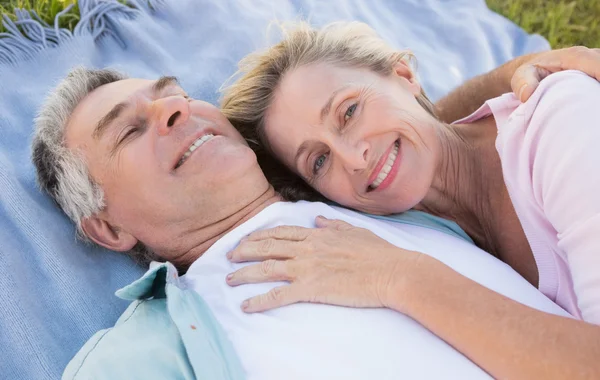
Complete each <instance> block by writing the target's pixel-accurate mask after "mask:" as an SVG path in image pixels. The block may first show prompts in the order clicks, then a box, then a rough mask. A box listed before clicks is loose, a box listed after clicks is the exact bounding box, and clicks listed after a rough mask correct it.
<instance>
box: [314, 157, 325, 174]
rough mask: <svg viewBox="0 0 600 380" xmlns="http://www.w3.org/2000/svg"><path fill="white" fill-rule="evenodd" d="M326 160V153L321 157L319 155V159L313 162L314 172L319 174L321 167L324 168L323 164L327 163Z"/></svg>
mask: <svg viewBox="0 0 600 380" xmlns="http://www.w3.org/2000/svg"><path fill="white" fill-rule="evenodd" d="M326 160H327V155H326V154H322V155H320V156H319V157H317V159H316V160H315V163H314V164H313V174H317V173H318V172H319V170H321V168H323V165H325V161H326Z"/></svg>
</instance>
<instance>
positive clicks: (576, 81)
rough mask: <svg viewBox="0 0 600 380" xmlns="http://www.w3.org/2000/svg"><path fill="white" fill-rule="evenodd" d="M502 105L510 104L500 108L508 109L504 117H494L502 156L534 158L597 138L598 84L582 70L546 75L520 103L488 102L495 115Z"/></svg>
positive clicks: (599, 133)
mask: <svg viewBox="0 0 600 380" xmlns="http://www.w3.org/2000/svg"><path fill="white" fill-rule="evenodd" d="M513 96H514V95H513ZM503 105H504V106H505V108H506V107H507V106H512V107H513V108H512V109H510V110H507V109H504V111H505V113H506V111H510V113H509V115H508V117H506V118H499V117H497V123H498V138H497V140H496V148H497V149H498V152H499V153H500V156H501V157H502V158H504V159H509V160H516V159H517V157H519V161H522V160H523V159H527V160H528V161H530V160H535V158H536V157H538V158H539V157H540V156H544V155H546V153H547V154H552V155H555V154H556V153H557V151H556V150H555V149H557V147H560V150H561V151H563V152H564V150H565V149H567V150H572V149H577V144H578V143H582V142H583V140H586V139H595V138H600V127H599V126H598V120H599V118H600V83H599V82H598V81H596V80H595V79H594V78H591V77H589V76H587V75H586V74H584V73H582V72H579V71H574V70H567V71H562V72H559V73H556V74H552V75H550V76H548V77H547V78H545V79H544V80H542V81H541V82H540V84H539V86H538V88H537V89H536V90H535V92H534V93H533V95H532V96H531V98H530V99H529V100H528V101H527V102H525V103H523V104H519V105H515V104H514V102H512V103H511V102H507V101H505V102H503V103H497V104H496V107H494V105H493V104H492V105H491V106H492V109H493V111H494V115H495V116H496V114H498V115H500V114H501V113H502V111H503V110H502V106H503ZM494 108H495V109H494ZM583 145H585V144H582V145H580V146H583ZM518 153H523V154H518ZM511 157H512V159H511ZM520 163H521V164H523V162H520ZM529 163H530V164H533V162H531V161H530V162H529Z"/></svg>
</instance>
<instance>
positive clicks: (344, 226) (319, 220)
mask: <svg viewBox="0 0 600 380" xmlns="http://www.w3.org/2000/svg"><path fill="white" fill-rule="evenodd" d="M315 224H316V225H317V227H319V228H326V227H331V228H334V229H336V230H338V231H347V230H350V229H352V228H354V226H352V225H351V224H348V223H346V222H344V221H343V220H339V219H327V218H326V217H324V216H322V215H319V216H317V217H316V219H315Z"/></svg>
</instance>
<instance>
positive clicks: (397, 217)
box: [364, 210, 475, 244]
mask: <svg viewBox="0 0 600 380" xmlns="http://www.w3.org/2000/svg"><path fill="white" fill-rule="evenodd" d="M364 215H367V216H369V217H371V218H374V219H380V220H385V221H388V222H394V223H401V224H410V225H413V226H419V227H425V228H430V229H432V230H436V231H440V232H444V233H446V234H448V235H452V236H454V237H457V238H460V239H463V240H465V241H467V242H469V243H471V244H475V242H473V239H471V237H470V236H469V235H467V233H466V232H465V231H464V230H463V229H462V228H460V226H459V225H458V224H456V223H455V222H453V221H451V220H447V219H444V218H440V217H439V216H435V215H431V214H428V213H426V212H422V211H416V210H408V211H405V212H402V213H400V214H393V215H373V214H364Z"/></svg>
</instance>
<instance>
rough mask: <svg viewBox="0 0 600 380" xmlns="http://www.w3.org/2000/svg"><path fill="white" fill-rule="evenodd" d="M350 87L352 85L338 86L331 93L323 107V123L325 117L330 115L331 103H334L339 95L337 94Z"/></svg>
mask: <svg viewBox="0 0 600 380" xmlns="http://www.w3.org/2000/svg"><path fill="white" fill-rule="evenodd" d="M348 87H350V85H345V86H342V87H340V88H338V89H337V90H335V91H334V92H333V93H332V94H331V96H330V97H329V99H328V100H327V103H325V105H324V106H323V108H322V109H321V124H322V123H323V122H324V120H325V118H326V117H327V116H328V115H329V112H330V111H331V105H332V104H333V101H334V100H335V97H336V96H337V94H339V93H340V92H341V91H343V90H345V89H347V88H348Z"/></svg>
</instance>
